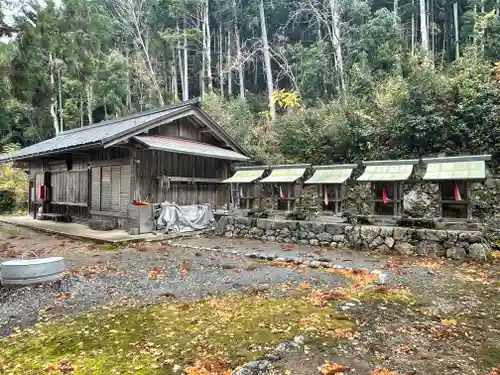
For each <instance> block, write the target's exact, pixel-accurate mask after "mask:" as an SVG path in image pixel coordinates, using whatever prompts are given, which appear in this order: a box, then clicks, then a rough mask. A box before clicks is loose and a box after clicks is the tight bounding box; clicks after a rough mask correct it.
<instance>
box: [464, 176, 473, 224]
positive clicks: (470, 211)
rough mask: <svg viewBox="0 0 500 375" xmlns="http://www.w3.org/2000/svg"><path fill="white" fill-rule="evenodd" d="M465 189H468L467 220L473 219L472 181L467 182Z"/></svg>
mask: <svg viewBox="0 0 500 375" xmlns="http://www.w3.org/2000/svg"><path fill="white" fill-rule="evenodd" d="M465 190H466V193H465V195H466V197H465V199H467V220H472V200H471V195H472V184H471V182H470V181H466V182H465Z"/></svg>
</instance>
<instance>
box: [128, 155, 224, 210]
mask: <svg viewBox="0 0 500 375" xmlns="http://www.w3.org/2000/svg"><path fill="white" fill-rule="evenodd" d="M136 158H137V160H138V161H139V162H138V163H135V166H134V172H135V178H134V179H133V180H134V186H133V194H134V196H135V197H136V198H135V199H137V200H144V199H145V198H146V197H147V196H149V201H152V202H164V201H169V202H174V203H177V204H180V205H187V204H197V203H210V204H211V205H212V206H214V207H221V206H223V205H224V204H227V203H228V202H229V186H227V185H226V184H221V183H188V182H170V183H166V182H165V181H163V182H162V181H161V179H162V177H164V176H165V177H194V178H196V177H199V178H213V179H219V180H221V181H222V180H223V179H226V178H228V177H229V165H230V162H229V161H226V160H221V159H213V158H205V157H201V156H194V155H184V154H174V153H169V152H162V151H156V150H138V151H137V153H136Z"/></svg>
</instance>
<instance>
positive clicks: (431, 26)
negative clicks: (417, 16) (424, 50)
mask: <svg viewBox="0 0 500 375" xmlns="http://www.w3.org/2000/svg"><path fill="white" fill-rule="evenodd" d="M429 1H430V4H431V6H430V10H429V17H430V20H431V22H430V23H429V32H430V35H431V53H432V57H433V59H432V61H433V62H434V56H435V54H436V40H435V39H436V35H435V34H436V33H435V32H434V0H429Z"/></svg>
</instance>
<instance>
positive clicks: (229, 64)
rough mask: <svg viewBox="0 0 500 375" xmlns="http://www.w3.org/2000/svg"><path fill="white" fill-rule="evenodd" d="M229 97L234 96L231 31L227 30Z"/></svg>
mask: <svg viewBox="0 0 500 375" xmlns="http://www.w3.org/2000/svg"><path fill="white" fill-rule="evenodd" d="M227 96H228V97H229V99H231V98H232V96H233V71H232V69H231V29H228V30H227Z"/></svg>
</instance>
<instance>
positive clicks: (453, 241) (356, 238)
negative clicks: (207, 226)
mask: <svg viewBox="0 0 500 375" xmlns="http://www.w3.org/2000/svg"><path fill="white" fill-rule="evenodd" d="M216 233H217V234H218V235H221V236H226V237H230V238H252V239H260V240H262V241H275V242H282V243H297V244H303V245H312V246H323V247H333V248H352V249H359V250H368V251H370V250H374V251H377V252H380V253H384V254H401V255H422V256H426V255H427V256H439V257H448V258H453V259H463V258H472V259H476V260H481V259H486V257H487V255H488V252H489V251H490V248H489V246H487V245H486V242H485V241H484V240H483V236H482V233H481V232H479V231H473V230H462V229H422V228H408V227H399V226H384V225H359V224H354V225H353V224H349V223H345V222H340V220H339V222H334V221H332V220H325V221H301V220H300V221H299V220H286V219H276V218H272V219H271V218H269V219H261V218H250V217H237V216H222V217H220V219H219V220H218V223H217V229H216Z"/></svg>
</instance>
